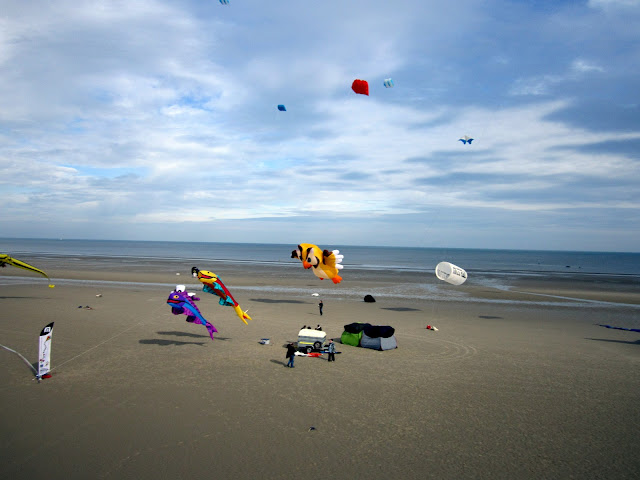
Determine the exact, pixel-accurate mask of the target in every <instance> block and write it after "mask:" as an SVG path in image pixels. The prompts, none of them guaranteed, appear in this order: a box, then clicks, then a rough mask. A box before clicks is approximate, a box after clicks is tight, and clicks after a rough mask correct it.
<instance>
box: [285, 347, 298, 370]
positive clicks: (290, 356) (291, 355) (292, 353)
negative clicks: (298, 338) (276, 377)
mask: <svg viewBox="0 0 640 480" xmlns="http://www.w3.org/2000/svg"><path fill="white" fill-rule="evenodd" d="M295 357H296V347H294V346H293V343H290V344H289V345H287V356H286V357H285V358H288V359H289V362H288V363H287V367H289V368H294V367H293V359H294V358H295Z"/></svg>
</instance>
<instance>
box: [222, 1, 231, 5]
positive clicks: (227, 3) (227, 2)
mask: <svg viewBox="0 0 640 480" xmlns="http://www.w3.org/2000/svg"><path fill="white" fill-rule="evenodd" d="M220 3H221V4H222V5H229V0H220Z"/></svg>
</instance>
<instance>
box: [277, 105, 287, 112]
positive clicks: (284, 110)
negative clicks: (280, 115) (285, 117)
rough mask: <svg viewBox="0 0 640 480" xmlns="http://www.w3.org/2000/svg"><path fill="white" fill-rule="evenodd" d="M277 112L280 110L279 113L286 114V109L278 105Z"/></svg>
mask: <svg viewBox="0 0 640 480" xmlns="http://www.w3.org/2000/svg"><path fill="white" fill-rule="evenodd" d="M278 110H280V111H281V112H286V111H287V108H286V107H285V106H284V105H278Z"/></svg>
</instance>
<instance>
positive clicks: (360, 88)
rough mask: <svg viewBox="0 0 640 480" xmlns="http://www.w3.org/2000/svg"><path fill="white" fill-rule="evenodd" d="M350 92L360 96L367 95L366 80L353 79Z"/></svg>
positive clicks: (367, 83) (367, 86) (367, 85)
mask: <svg viewBox="0 0 640 480" xmlns="http://www.w3.org/2000/svg"><path fill="white" fill-rule="evenodd" d="M351 90H353V91H354V92H356V93H359V94H360V95H369V82H367V81H366V80H359V79H355V80H354V81H353V83H352V84H351Z"/></svg>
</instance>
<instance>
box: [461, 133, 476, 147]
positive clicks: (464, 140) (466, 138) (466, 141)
mask: <svg viewBox="0 0 640 480" xmlns="http://www.w3.org/2000/svg"><path fill="white" fill-rule="evenodd" d="M459 140H460V141H461V142H462V143H464V144H465V145H466V144H467V143H468V144H469V145H471V142H473V138H471V137H469V135H465V136H464V137H462V138H460V139H459Z"/></svg>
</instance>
